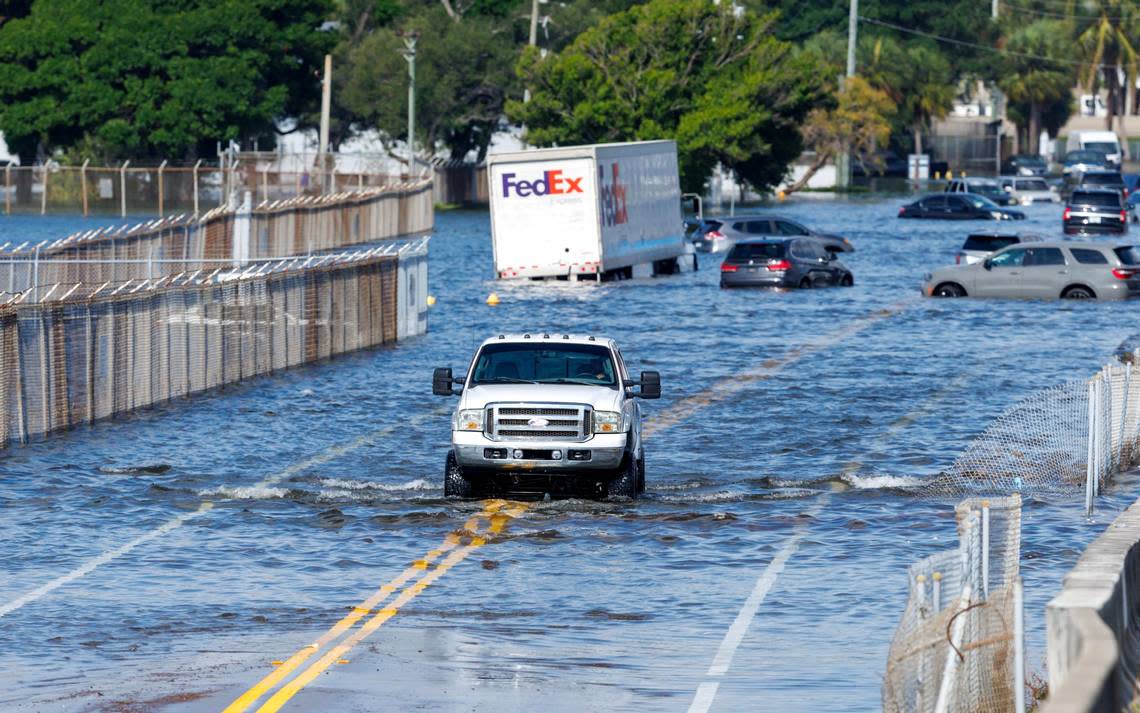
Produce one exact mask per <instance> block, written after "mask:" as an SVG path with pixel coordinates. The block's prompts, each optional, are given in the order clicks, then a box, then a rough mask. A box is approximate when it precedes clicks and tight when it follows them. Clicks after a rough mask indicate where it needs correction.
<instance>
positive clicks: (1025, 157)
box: [1001, 153, 1049, 176]
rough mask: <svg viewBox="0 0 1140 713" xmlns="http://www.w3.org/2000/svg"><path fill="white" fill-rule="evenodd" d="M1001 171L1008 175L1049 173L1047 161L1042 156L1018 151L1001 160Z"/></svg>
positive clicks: (1043, 174) (1041, 174)
mask: <svg viewBox="0 0 1140 713" xmlns="http://www.w3.org/2000/svg"><path fill="white" fill-rule="evenodd" d="M1001 172H1002V173H1004V174H1007V175H1010V176H1045V175H1048V173H1049V162H1048V161H1046V160H1045V157H1044V156H1038V155H1037V154H1027V153H1019V154H1015V155H1013V156H1010V157H1009V158H1007V159H1006V160H1005V161H1003V162H1002V164H1001Z"/></svg>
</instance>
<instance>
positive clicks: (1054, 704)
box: [1041, 500, 1140, 713]
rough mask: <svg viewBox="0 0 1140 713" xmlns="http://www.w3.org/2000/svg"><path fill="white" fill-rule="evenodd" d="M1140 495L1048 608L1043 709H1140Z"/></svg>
mask: <svg viewBox="0 0 1140 713" xmlns="http://www.w3.org/2000/svg"><path fill="white" fill-rule="evenodd" d="M1138 609H1140V500H1138V501H1137V502H1135V503H1133V504H1132V506H1131V507H1129V508H1128V509H1127V510H1125V511H1124V512H1123V513H1122V514H1121V515H1120V516H1119V517H1117V518H1116V520H1115V521H1114V522H1113V523H1112V524H1111V525H1109V527H1108V529H1107V530H1106V531H1105V532H1104V534H1102V535H1101V536H1100V537H1098V538H1097V539H1096V540H1095V541H1094V542H1093V543H1092V544H1091V545H1089V547H1088V548H1087V549H1086V550H1085V552H1084V554H1082V555H1081V558H1080V559H1079V560H1078V561H1077V564H1076V566H1075V567H1074V568H1073V569H1072V571H1070V572H1069V574H1067V575H1066V576H1065V579H1064V583H1063V586H1062V590H1061V593H1060V594H1058V595H1057V596H1056V597H1054V598H1053V600H1052V601H1050V602H1049V604H1048V606H1047V607H1046V612H1045V617H1046V629H1047V632H1048V633H1047V657H1048V666H1049V698H1048V700H1047V701H1046V703H1045V705H1044V707H1043V708H1042V709H1041V710H1042V712H1043V713H1086V712H1087V713H1094V712H1095V713H1109V712H1112V713H1116V712H1117V711H1122V712H1126V713H1127V712H1131V711H1135V710H1137V708H1135V707H1134V706H1135V705H1136V704H1137V703H1138V702H1140V696H1138V695H1137V682H1136V675H1137V671H1138V670H1140V667H1138V664H1140V621H1137V616H1136V614H1137V611H1138Z"/></svg>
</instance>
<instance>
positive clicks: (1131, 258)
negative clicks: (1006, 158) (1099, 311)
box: [922, 242, 1140, 300]
mask: <svg viewBox="0 0 1140 713" xmlns="http://www.w3.org/2000/svg"><path fill="white" fill-rule="evenodd" d="M922 294H924V295H926V296H928V297H1013V298H1023V299H1057V298H1061V299H1100V300H1122V299H1127V298H1129V297H1135V296H1138V295H1140V247H1137V246H1135V245H1122V246H1119V247H1112V246H1110V245H1102V244H1099V243H1079V242H1041V243H1033V244H1031V245H1020V244H1019V245H1011V246H1009V247H1007V248H1003V249H1001V250H999V251H998V252H996V253H994V254H993V255H992V256H990V257H988V258H986V259H985V260H983V261H981V262H976V263H974V264H972V265H952V266H950V267H944V268H941V269H938V270H935V271H934V272H931V273H927V274H926V275H925V277H924V279H923V284H922Z"/></svg>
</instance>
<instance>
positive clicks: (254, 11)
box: [0, 0, 335, 158]
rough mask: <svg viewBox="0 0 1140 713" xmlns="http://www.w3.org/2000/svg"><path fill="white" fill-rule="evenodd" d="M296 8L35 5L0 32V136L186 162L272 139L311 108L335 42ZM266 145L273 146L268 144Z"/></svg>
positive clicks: (249, 0) (252, 0)
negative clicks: (282, 123) (219, 145)
mask: <svg viewBox="0 0 1140 713" xmlns="http://www.w3.org/2000/svg"><path fill="white" fill-rule="evenodd" d="M330 9H331V8H330V6H328V5H326V4H324V3H323V2H307V1H305V0H198V1H197V2H189V1H187V2H182V3H169V2H159V1H157V0H149V1H145V2H140V1H138V0H107V1H103V2H101V1H99V0H38V1H37V2H36V3H34V5H33V7H32V11H31V14H30V15H28V16H27V17H24V18H21V19H15V20H11V21H9V22H6V23H4V24H3V25H2V26H0V130H3V132H4V134H5V137H6V138H7V140H8V143H9V145H10V146H12V147H13V149H14V150H15V151H17V152H19V153H21V154H23V155H25V156H31V155H34V154H35V153H36V150H37V148H39V149H47V150H50V149H54V148H69V147H75V146H79V145H84V146H86V147H88V150H89V151H90V153H91V157H92V158H110V157H119V156H131V157H138V156H148V155H152V156H174V157H178V156H185V157H192V156H194V155H195V154H196V153H198V152H202V153H205V152H212V149H213V146H214V142H215V141H217V140H228V139H231V138H232V139H250V138H254V137H262V138H263V139H264V138H271V137H272V136H273V131H274V122H275V120H277V119H280V118H284V117H290V116H298V115H300V114H302V113H303V112H304V111H305V110H306V109H307V108H308V107H309V105H310V104H311V103H313V102H315V101H318V100H319V92H320V89H319V80H318V79H317V78H316V75H315V71H316V69H317V67H318V66H319V65H320V62H321V56H322V55H323V54H324V52H326V51H327V50H328V49H329V48H330V46H331V44H332V42H333V41H335V38H334V37H332V36H330V35H329V34H328V33H322V32H319V31H318V27H319V26H320V24H321V23H322V22H323V21H324V19H325V18H326V17H327V16H328V13H329V10H330ZM266 143H271V141H269V142H266Z"/></svg>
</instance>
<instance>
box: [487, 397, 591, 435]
mask: <svg viewBox="0 0 1140 713" xmlns="http://www.w3.org/2000/svg"><path fill="white" fill-rule="evenodd" d="M487 410H488V411H489V413H488V417H489V418H488V433H487V436H488V437H489V438H490V439H491V440H493V441H499V440H503V439H507V438H510V439H519V438H522V439H527V440H539V441H541V440H559V441H584V440H586V439H587V438H589V437H590V407H589V406H585V405H583V406H573V407H568V406H567V405H566V404H551V405H543V404H492V405H490V406H489V407H488V409H487ZM540 419H541V420H542V421H546V423H534V425H532V422H535V421H538V420H540Z"/></svg>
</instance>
